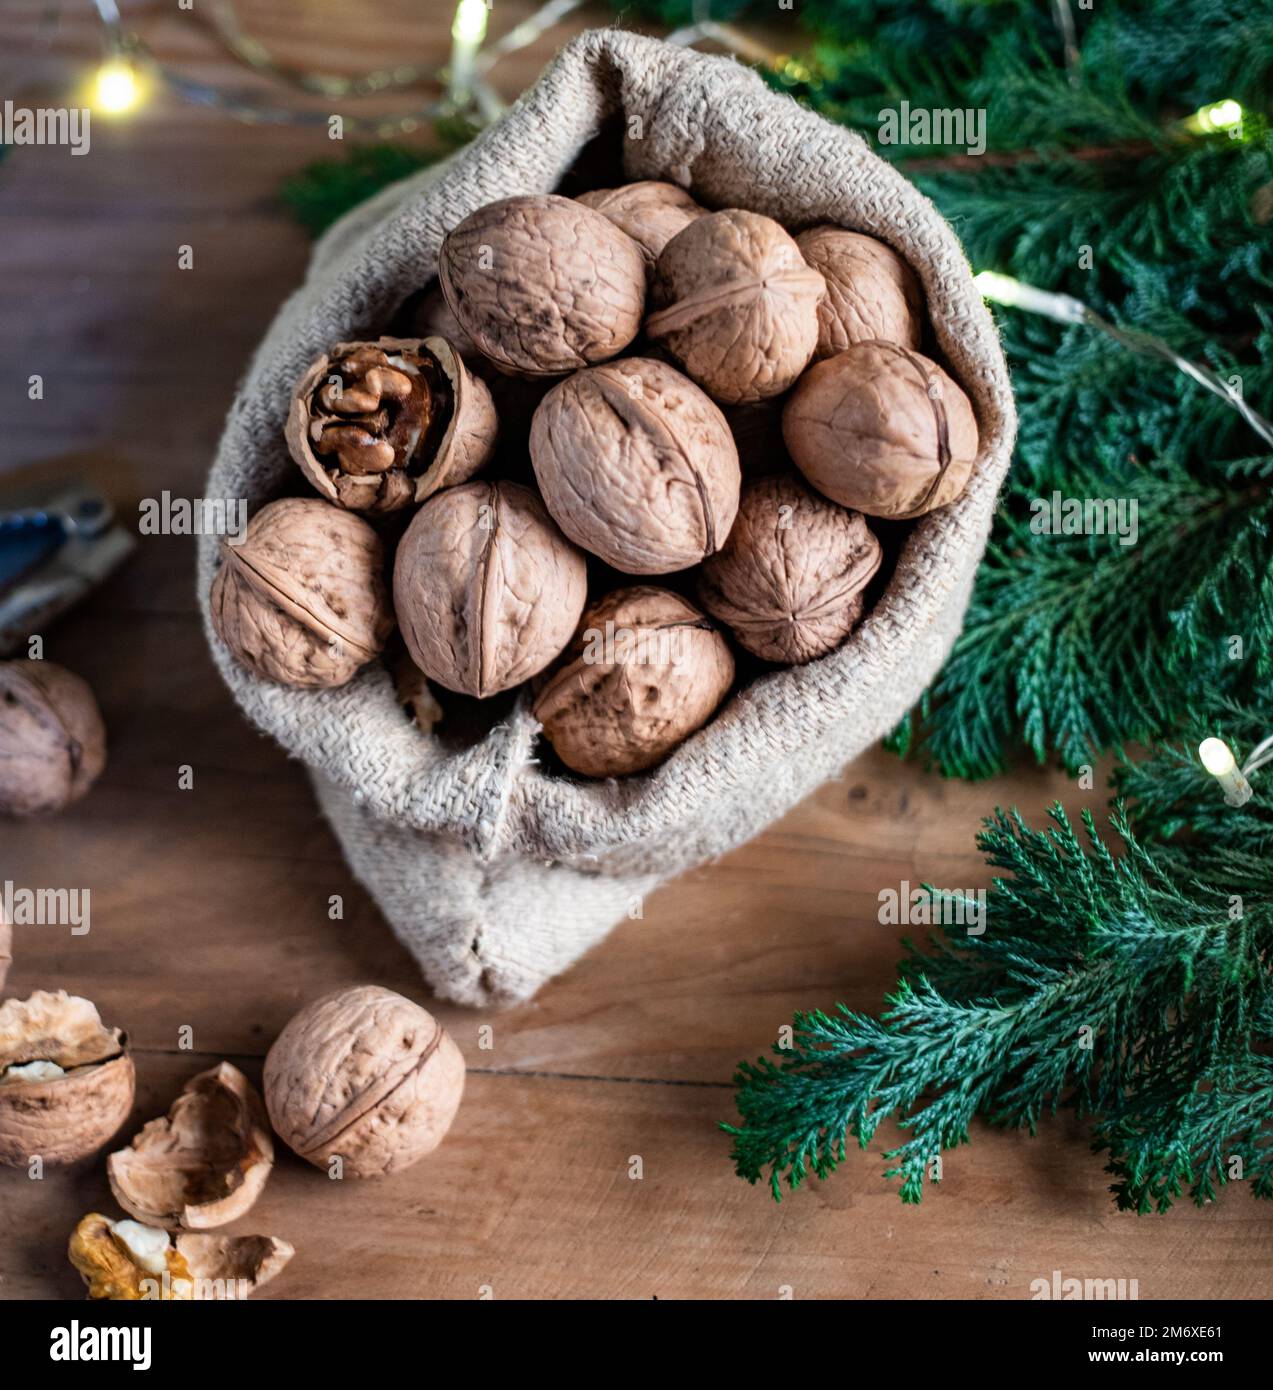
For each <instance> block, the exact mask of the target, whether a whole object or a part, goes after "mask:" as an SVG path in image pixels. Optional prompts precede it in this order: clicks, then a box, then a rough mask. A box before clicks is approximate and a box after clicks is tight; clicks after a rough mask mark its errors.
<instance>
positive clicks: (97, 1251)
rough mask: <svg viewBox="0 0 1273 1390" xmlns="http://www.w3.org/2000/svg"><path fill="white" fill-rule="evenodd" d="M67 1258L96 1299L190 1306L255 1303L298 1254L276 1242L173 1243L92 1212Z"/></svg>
mask: <svg viewBox="0 0 1273 1390" xmlns="http://www.w3.org/2000/svg"><path fill="white" fill-rule="evenodd" d="M66 1253H67V1258H68V1259H69V1260H70V1262H71V1264H72V1265H74V1266H75V1268H76V1269H77V1270H78V1271H79V1273H80V1275H81V1276H82V1277H83V1279H84V1282H85V1284H86V1285H87V1287H88V1297H89V1298H90V1299H94V1300H102V1299H109V1300H110V1301H112V1302H117V1303H118V1302H127V1303H137V1302H152V1301H153V1302H162V1303H189V1302H210V1301H227V1300H240V1299H244V1298H247V1297H248V1296H249V1295H250V1294H251V1293H253V1292H254V1291H255V1290H256V1289H259V1288H260V1287H261V1285H262V1284H266V1283H268V1282H269V1281H270V1280H271V1279H273V1278H274V1276H275V1275H276V1274H278V1273H279V1271H280V1270H281V1269H282V1268H283V1267H284V1265H286V1264H287V1262H288V1261H289V1260H290V1259H291V1258H292V1256H293V1255H294V1254H295V1253H296V1252H295V1250H294V1249H293V1247H292V1246H291V1245H289V1244H288V1243H287V1241H285V1240H279V1239H278V1238H277V1237H276V1236H223V1235H208V1234H204V1233H201V1232H194V1231H183V1232H182V1233H181V1234H180V1235H179V1236H178V1237H177V1239H176V1240H175V1241H173V1240H172V1238H171V1237H170V1236H169V1234H168V1232H167V1231H165V1230H163V1229H161V1228H158V1227H153V1226H146V1225H143V1224H141V1223H139V1222H137V1221H112V1220H111V1219H110V1218H109V1217H106V1216H103V1215H102V1214H101V1213H100V1212H90V1213H89V1214H88V1215H87V1216H85V1217H84V1218H83V1219H82V1220H81V1221H80V1222H79V1224H78V1225H77V1226H76V1228H75V1230H74V1231H73V1232H72V1233H71V1239H70V1244H69V1245H68V1247H67V1252H66Z"/></svg>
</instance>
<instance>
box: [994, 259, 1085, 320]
mask: <svg viewBox="0 0 1273 1390" xmlns="http://www.w3.org/2000/svg"><path fill="white" fill-rule="evenodd" d="M972 282H973V284H974V285H976V287H977V288H978V290H980V291H981V297H982V298H983V299H991V300H993V301H994V302H995V303H996V304H1007V305H1008V306H1009V307H1010V308H1014V309H1025V310H1027V311H1028V312H1030V313H1032V314H1046V315H1047V317H1048V318H1050V319H1055V320H1056V321H1057V322H1058V323H1082V322H1083V318H1084V316H1085V314H1086V313H1087V306H1086V305H1085V304H1083V303H1081V302H1080V301H1079V300H1077V299H1075V298H1074V297H1073V296H1072V295H1068V294H1052V293H1051V292H1050V291H1048V290H1041V289H1039V288H1037V287H1036V286H1035V285H1027V284H1026V283H1025V282H1024V281H1022V280H1014V279H1013V278H1012V276H1011V275H1000V273H999V272H998V271H997V270H983V271H980V272H978V274H976V275H974V276H973V277H972Z"/></svg>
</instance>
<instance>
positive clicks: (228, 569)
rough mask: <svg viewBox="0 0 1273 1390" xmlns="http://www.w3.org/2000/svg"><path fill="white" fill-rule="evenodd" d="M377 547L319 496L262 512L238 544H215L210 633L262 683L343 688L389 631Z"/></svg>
mask: <svg viewBox="0 0 1273 1390" xmlns="http://www.w3.org/2000/svg"><path fill="white" fill-rule="evenodd" d="M383 571H384V547H383V546H382V545H381V543H380V537H379V536H378V535H377V534H376V533H375V531H374V530H372V528H371V526H370V525H369V524H368V523H367V522H365V521H364V520H362V518H361V517H358V516H355V515H354V514H353V513H352V512H346V511H342V510H341V509H340V508H339V507H333V506H331V505H330V503H327V502H324V501H322V500H320V499H319V498H317V497H284V498H282V499H280V500H279V501H277V502H270V503H268V504H267V505H266V506H264V507H262V508H261V510H260V511H259V512H257V514H256V515H255V516H254V517H253V518H252V520H251V521H250V522H249V523H248V529H247V534H246V535H245V536H244V538H243V540H242V541H240V542H239V544H238V545H231V544H230V543H229V542H228V541H222V543H221V568H220V569H219V570H218V571H217V573H216V577H215V578H214V579H213V581H212V595H211V609H212V626H213V627H214V628H215V629H216V633H217V636H218V637H220V639H221V640H222V641H223V642H224V643H225V645H226V646H227V647H228V648H229V649H230V653H231V655H232V656H233V657H234V659H235V660H236V661H237V662H238V663H239V664H240V665H241V666H245V667H247V669H248V670H249V671H251V672H253V674H254V675H257V676H260V677H262V678H263V679H264V680H271V681H279V682H280V683H282V684H283V685H294V686H299V687H301V688H302V689H315V688H319V687H325V686H337V685H344V683H345V682H346V681H348V680H350V679H351V678H352V677H353V676H354V675H355V674H356V673H357V671H358V670H359V668H360V667H362V666H365V665H366V664H367V662H369V661H370V660H371V659H372V658H373V657H375V656H377V655H378V654H379V653H380V650H381V648H382V647H383V646H384V644H385V641H386V639H387V638H388V636H389V633H390V632H391V631H392V630H393V614H392V611H391V609H390V607H389V596H388V592H387V590H386V587H385V581H384V574H383Z"/></svg>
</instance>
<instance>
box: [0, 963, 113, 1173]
mask: <svg viewBox="0 0 1273 1390" xmlns="http://www.w3.org/2000/svg"><path fill="white" fill-rule="evenodd" d="M133 1085H134V1074H133V1059H132V1058H131V1057H130V1056H129V1054H128V1050H127V1039H126V1038H125V1036H124V1034H123V1033H121V1032H120V1031H119V1029H118V1028H104V1027H103V1026H102V1020H101V1018H100V1017H99V1016H98V1012H97V1010H96V1008H94V1006H93V1005H92V1004H90V1003H89V1001H88V1000H87V999H80V998H78V997H77V996H75V995H72V994H67V993H66V991H65V990H59V991H58V992H57V993H56V994H52V993H50V992H48V991H47V990H37V991H36V992H35V993H34V994H33V995H31V997H30V998H29V999H8V1000H6V1001H5V1002H4V1003H3V1004H0V1163H3V1164H8V1165H9V1166H10V1167H20V1166H25V1165H26V1164H27V1163H28V1162H29V1161H30V1159H32V1158H34V1157H36V1156H39V1157H40V1158H42V1159H43V1160H44V1161H45V1162H46V1163H72V1162H74V1161H75V1160H76V1159H78V1158H83V1157H85V1155H87V1154H91V1153H95V1152H96V1151H97V1150H98V1149H100V1148H101V1147H102V1145H103V1144H105V1143H106V1142H107V1141H108V1140H110V1139H111V1138H112V1137H113V1136H114V1135H115V1134H116V1132H117V1131H118V1130H119V1128H120V1126H121V1125H122V1124H123V1123H124V1121H125V1120H126V1119H127V1118H128V1112H129V1111H130V1110H131V1109H132V1104H133Z"/></svg>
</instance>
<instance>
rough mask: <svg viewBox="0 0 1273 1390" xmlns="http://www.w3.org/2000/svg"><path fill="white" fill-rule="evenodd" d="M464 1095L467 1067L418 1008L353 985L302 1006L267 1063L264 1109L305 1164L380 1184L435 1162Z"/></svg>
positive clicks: (443, 1032)
mask: <svg viewBox="0 0 1273 1390" xmlns="http://www.w3.org/2000/svg"><path fill="white" fill-rule="evenodd" d="M463 1093H464V1058H463V1056H462V1055H461V1053H460V1049H459V1048H458V1047H456V1045H455V1043H454V1042H452V1040H451V1037H450V1035H449V1034H448V1033H447V1031H446V1029H445V1028H443V1027H442V1025H441V1024H440V1023H439V1022H438V1021H437V1019H435V1018H434V1017H433V1015H432V1014H429V1013H426V1012H425V1010H424V1009H422V1008H421V1007H420V1006H419V1005H418V1004H413V1003H412V1002H411V1000H410V999H404V998H403V997H402V995H400V994H395V993H394V992H393V991H392V990H388V989H381V988H380V987H379V986H378V985H359V986H357V987H355V988H353V989H342V990H337V991H335V992H334V993H332V994H327V995H324V996H323V997H322V998H321V999H317V1000H315V1001H314V1003H312V1004H309V1005H307V1006H306V1007H305V1008H303V1009H302V1010H301V1011H300V1013H298V1014H297V1015H296V1016H295V1017H294V1018H293V1019H292V1020H291V1021H290V1022H289V1023H288V1024H287V1026H286V1027H285V1028H284V1029H283V1031H282V1032H281V1033H280V1034H279V1035H278V1038H277V1040H276V1041H275V1043H274V1046H273V1047H271V1048H270V1050H269V1053H268V1055H267V1056H266V1058H265V1104H266V1108H267V1109H268V1110H269V1113H270V1122H271V1124H273V1126H274V1129H275V1131H276V1132H277V1133H278V1135H279V1136H280V1138H282V1139H283V1141H284V1142H285V1143H286V1144H288V1145H289V1147H291V1148H292V1149H293V1150H295V1152H296V1153H298V1154H299V1155H300V1156H301V1158H303V1159H306V1160H307V1161H308V1162H310V1163H312V1164H314V1165H315V1166H316V1167H320V1168H322V1167H326V1166H327V1165H328V1163H329V1161H330V1160H331V1159H332V1158H333V1157H335V1156H337V1155H338V1156H339V1157H340V1159H341V1161H342V1165H343V1170H344V1172H345V1174H347V1175H348V1176H350V1177H355V1178H370V1177H376V1176H378V1175H379V1174H382V1173H396V1172H397V1171H398V1170H399V1169H402V1168H408V1167H410V1165H411V1164H413V1163H415V1162H417V1160H419V1159H421V1158H423V1157H424V1156H425V1155H426V1154H428V1153H432V1152H433V1150H434V1149H436V1148H437V1146H438V1145H439V1144H440V1143H441V1142H442V1140H443V1138H444V1137H445V1135H446V1132H447V1130H448V1129H450V1127H451V1121H452V1120H454V1118H455V1112H456V1110H457V1109H459V1105H460V1097H461V1096H462V1095H463Z"/></svg>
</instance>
